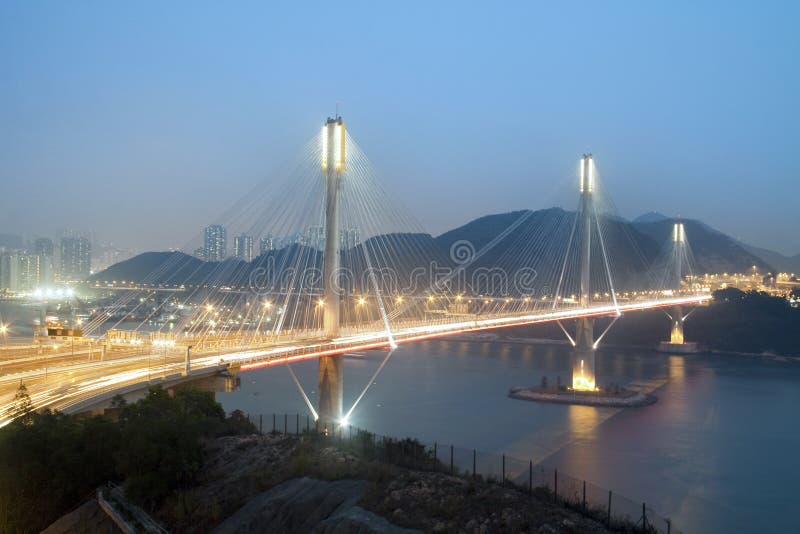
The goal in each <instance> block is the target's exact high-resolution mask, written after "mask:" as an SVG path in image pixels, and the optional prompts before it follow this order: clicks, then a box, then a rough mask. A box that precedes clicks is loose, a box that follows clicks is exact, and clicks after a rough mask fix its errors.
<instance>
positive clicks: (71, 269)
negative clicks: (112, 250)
mask: <svg viewBox="0 0 800 534" xmlns="http://www.w3.org/2000/svg"><path fill="white" fill-rule="evenodd" d="M91 269H92V246H91V244H90V243H89V240H88V239H86V238H85V237H62V238H61V270H60V277H61V280H62V281H65V280H81V279H83V278H86V277H87V276H89V275H90V274H91Z"/></svg>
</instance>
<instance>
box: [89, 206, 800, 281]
mask: <svg viewBox="0 0 800 534" xmlns="http://www.w3.org/2000/svg"><path fill="white" fill-rule="evenodd" d="M574 218H575V213H574V212H571V211H565V210H563V209H561V208H549V209H544V210H538V211H530V210H522V211H514V212H509V213H500V214H494V215H487V216H484V217H480V218H478V219H475V220H472V221H470V222H468V223H466V224H464V225H463V226H460V227H458V228H454V229H452V230H450V231H448V232H445V233H443V234H441V235H439V236H437V237H435V238H434V237H432V236H430V235H428V234H411V233H395V234H386V235H379V236H375V237H371V238H369V239H367V240H366V241H365V242H364V243H362V244H360V245H358V246H356V247H354V248H352V249H349V250H345V251H342V265H343V266H346V267H348V268H350V269H352V270H353V272H354V273H356V275H357V276H356V277H358V275H360V274H363V273H364V272H366V271H367V268H368V265H367V261H366V255H365V249H366V251H367V252H369V257H370V258H371V260H370V261H371V262H372V266H373V267H383V266H388V265H390V266H392V267H393V268H395V269H396V270H397V274H398V279H399V283H401V284H402V283H405V282H407V281H409V280H410V277H411V276H412V271H413V270H414V268H415V267H419V266H428V265H433V266H436V267H450V268H453V267H455V266H457V265H460V264H461V263H462V262H463V258H461V257H459V256H458V255H456V251H455V250H454V249H455V248H456V247H457V246H458V245H460V244H463V243H461V242H468V245H467V249H468V250H467V253H468V255H469V256H470V257H471V258H472V261H470V262H467V263H465V264H464V265H466V267H467V268H466V273H467V275H470V274H474V273H475V272H476V271H477V270H479V269H487V268H495V267H496V268H501V269H505V270H506V271H507V272H511V273H513V272H518V271H519V270H520V269H523V268H527V269H531V270H534V271H536V273H537V276H539V280H538V282H537V283H538V284H539V286H538V287H540V288H542V287H550V288H551V289H552V286H553V285H554V284H555V283H556V282H557V280H555V279H554V278H558V273H560V269H561V266H562V263H563V258H564V255H565V253H566V244H567V242H568V241H569V236H570V231H571V229H572V227H573V222H574ZM673 222H674V219H670V218H668V217H665V216H663V215H660V214H655V213H652V214H647V215H645V216H642V217H639V218H637V219H636V220H635V221H633V222H628V221H625V220H623V219H618V218H614V219H604V220H603V227H604V236H605V239H604V244H605V248H606V250H605V252H606V253H607V254H608V257H609V258H610V260H609V261H610V262H611V263H612V270H613V272H614V278H615V281H614V283H615V286H616V288H617V289H623V288H634V287H646V286H647V284H648V282H649V280H650V278H648V277H649V276H650V275H651V274H652V273H651V272H650V269H651V267H652V265H653V263H654V262H655V261H656V259H657V258H658V256H659V254H660V253H661V251H662V250H663V249H664V247H665V246H666V245H667V244H668V243H669V240H670V239H671V235H672V225H673ZM683 222H684V224H685V225H686V233H687V236H688V239H689V243H690V244H691V249H692V251H693V255H694V259H695V261H696V265H695V266H694V271H695V272H696V273H705V272H744V271H748V270H749V269H750V268H751V267H752V266H753V265H757V266H758V267H759V268H760V269H761V270H763V271H770V270H773V267H772V266H771V263H770V262H768V261H765V260H764V259H763V258H762V257H759V256H758V255H756V254H754V253H753V252H752V251H750V250H747V249H746V248H744V247H743V246H742V245H741V244H740V243H738V242H737V241H736V240H734V239H732V238H731V237H729V236H727V235H725V234H723V233H721V232H718V231H716V230H714V229H712V228H710V227H708V226H707V225H705V224H703V223H702V222H700V221H694V220H684V221H683ZM596 241H597V240H595V242H594V243H593V253H592V254H593V257H595V258H601V257H603V251H602V250H601V249H600V248H599V244H598V243H597V242H596ZM451 249H453V250H451ZM310 268H317V269H321V268H322V253H321V252H320V251H319V250H317V249H315V248H312V247H307V246H303V245H299V244H292V245H289V246H287V247H284V248H281V249H278V250H274V251H271V252H268V253H266V254H264V255H261V256H259V257H258V258H255V259H254V260H253V261H252V262H249V263H248V262H245V261H242V260H237V259H227V260H225V261H223V262H205V261H202V260H200V259H197V258H195V257H193V256H189V255H187V254H184V253H181V252H147V253H144V254H140V255H138V256H136V257H134V258H131V259H129V260H126V261H123V262H120V263H118V264H116V265H113V266H111V267H109V268H108V269H106V270H104V271H101V272H99V273H96V274H94V275H93V276H92V277H91V278H90V279H89V281H90V282H95V281H97V282H110V281H117V282H119V281H122V280H126V281H129V282H131V281H133V282H143V283H149V284H169V285H180V284H185V285H187V286H193V287H202V286H219V285H225V286H230V287H233V288H236V287H245V286H247V285H248V284H252V283H253V280H254V279H258V283H259V284H264V285H265V286H269V287H272V288H285V287H290V286H292V285H293V284H296V283H297V280H294V279H292V278H291V276H290V275H289V278H287V272H288V271H290V270H291V269H297V270H305V271H308V270H309V269H310ZM797 270H798V271H800V269H797ZM595 271H596V272H595ZM592 276H593V277H599V278H598V279H601V278H602V277H603V276H604V272H603V263H602V262H600V261H595V262H593V273H592ZM352 284H353V285H352V286H351V289H352V290H358V289H364V288H363V287H361V286H358V282H353V283H352ZM595 287H597V286H595ZM598 290H602V289H600V288H598Z"/></svg>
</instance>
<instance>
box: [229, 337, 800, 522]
mask: <svg viewBox="0 0 800 534" xmlns="http://www.w3.org/2000/svg"><path fill="white" fill-rule="evenodd" d="M384 356H385V353H380V352H367V353H364V356H362V357H348V358H347V359H346V361H345V408H346V409H347V408H349V406H350V405H351V404H352V401H353V400H354V399H355V398H356V397H357V396H358V394H359V393H360V391H361V389H362V388H363V387H364V386H365V385H366V383H367V381H368V380H369V379H370V377H371V376H372V373H374V371H375V370H376V369H377V367H378V365H379V364H380V362H381V360H382V359H383V357H384ZM293 369H294V371H295V373H296V374H297V376H298V378H299V379H300V381H301V383H302V384H303V386H304V387H305V388H306V391H307V393H309V396H310V397H311V399H312V401H315V395H314V389H315V388H316V379H317V376H316V362H313V361H312V362H302V363H298V364H295V365H294V366H293ZM597 372H598V377H599V378H598V380H599V382H600V383H601V384H603V383H606V382H609V381H617V382H620V383H629V382H632V381H641V380H655V381H662V382H664V385H663V386H662V387H661V388H659V389H658V390H657V391H656V395H657V396H658V397H659V402H657V403H656V404H654V405H651V406H647V407H644V408H637V409H627V410H619V409H614V408H593V407H586V406H567V405H557V404H542V403H535V402H526V401H521V400H515V399H510V398H508V396H507V394H508V389H509V387H510V386H515V385H529V384H538V383H539V381H540V380H541V377H542V375H544V374H546V375H548V377H549V379H550V381H551V383H553V382H554V381H555V380H556V377H557V376H559V375H560V376H561V377H562V378H563V379H564V380H565V381H566V380H567V379H568V377H569V376H570V367H569V352H568V349H567V348H566V347H562V346H550V345H548V346H544V345H519V344H507V343H496V342H485V343H472V342H456V341H429V342H422V343H417V344H412V345H408V346H403V347H401V348H399V349H398V350H397V351H396V352H395V353H394V355H393V356H392V357H391V360H390V361H389V363H388V364H387V365H386V367H385V368H384V370H383V372H382V374H381V375H380V376H379V377H378V378H377V379H376V381H375V383H374V384H373V386H372V388H371V389H370V390H369V391H368V392H367V394H366V395H365V396H364V398H363V399H362V401H361V403H360V404H359V406H358V408H357V409H356V410H355V412H354V413H353V415H352V417H351V423H352V424H353V425H354V426H359V427H362V428H367V429H370V430H372V431H375V432H378V433H383V434H389V435H395V436H414V437H417V438H419V439H422V440H424V441H438V442H439V443H443V444H450V443H453V444H456V445H460V446H463V447H468V448H473V447H474V448H477V449H478V450H484V451H487V452H497V453H500V452H505V453H506V454H508V455H510V456H514V457H517V458H521V459H529V458H530V459H532V460H533V461H534V462H535V463H539V462H543V463H544V464H545V465H547V466H549V467H557V468H558V469H559V470H560V471H562V472H564V473H568V474H571V475H573V476H576V477H579V478H585V479H586V480H588V481H590V482H593V483H595V484H597V485H599V486H602V487H606V488H609V489H612V490H614V491H615V492H618V493H620V494H621V495H625V496H627V497H630V498H632V499H634V500H642V501H646V502H647V503H648V505H649V506H650V507H652V508H653V509H654V510H656V511H658V512H659V513H660V514H662V515H664V516H666V517H670V518H671V519H672V520H673V521H674V523H675V524H676V525H678V526H679V527H680V528H682V529H683V530H684V531H685V532H800V528H799V527H798V526H797V525H798V519H797V518H796V517H795V515H794V513H795V509H797V508H798V504H800V497H798V493H797V491H796V490H797V485H798V478H799V477H800V432H798V430H797V425H798V422H800V419H798V416H797V413H796V410H797V408H796V407H797V406H800V365H798V364H793V363H785V362H773V361H762V360H758V359H752V358H746V357H740V356H710V355H702V356H697V355H692V356H674V355H665V354H658V353H655V352H647V351H639V352H635V351H601V352H598V355H597ZM241 379H242V380H241V388H240V389H239V390H237V391H235V392H232V393H221V394H219V395H218V399H219V400H220V401H221V402H222V403H223V405H224V406H225V407H226V409H227V410H233V409H237V408H238V409H241V410H244V411H246V412H249V413H253V414H256V413H265V414H270V413H273V412H277V413H290V414H294V413H298V412H299V413H300V414H305V413H307V409H306V407H305V404H304V402H303V400H302V397H301V395H300V393H299V392H298V391H297V389H296V387H295V385H294V383H293V382H292V380H291V378H290V376H289V373H288V371H287V370H286V369H285V368H283V367H275V368H268V369H260V370H254V371H249V372H246V373H242V374H241ZM303 417H304V416H303ZM265 424H266V423H265ZM269 424H271V421H269Z"/></svg>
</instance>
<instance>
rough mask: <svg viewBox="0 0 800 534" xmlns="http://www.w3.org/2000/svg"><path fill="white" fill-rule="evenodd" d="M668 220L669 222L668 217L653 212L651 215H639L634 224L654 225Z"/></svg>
mask: <svg viewBox="0 0 800 534" xmlns="http://www.w3.org/2000/svg"><path fill="white" fill-rule="evenodd" d="M666 220H669V217H667V216H666V215H662V214H661V213H658V212H657V211H651V212H649V213H644V214H642V215H639V216H638V217H636V218H635V219H634V220H633V222H634V224H637V223H654V222H662V221H666Z"/></svg>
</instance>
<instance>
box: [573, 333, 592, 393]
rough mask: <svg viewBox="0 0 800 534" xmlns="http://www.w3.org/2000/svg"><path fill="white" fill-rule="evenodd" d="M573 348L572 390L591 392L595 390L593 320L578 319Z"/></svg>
mask: <svg viewBox="0 0 800 534" xmlns="http://www.w3.org/2000/svg"><path fill="white" fill-rule="evenodd" d="M575 334H576V337H575V348H574V349H573V351H572V389H577V390H581V391H593V390H594V389H596V387H597V386H596V383H595V374H594V356H595V348H594V319H593V318H591V317H583V318H580V319H578V323H577V329H576V332H575Z"/></svg>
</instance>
